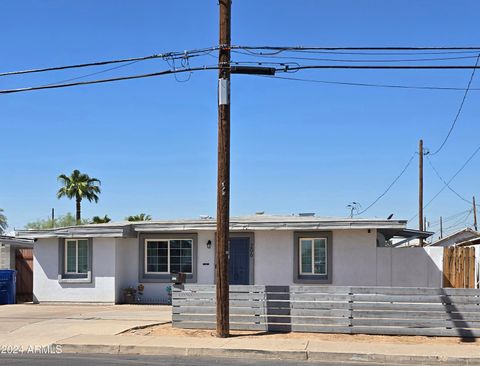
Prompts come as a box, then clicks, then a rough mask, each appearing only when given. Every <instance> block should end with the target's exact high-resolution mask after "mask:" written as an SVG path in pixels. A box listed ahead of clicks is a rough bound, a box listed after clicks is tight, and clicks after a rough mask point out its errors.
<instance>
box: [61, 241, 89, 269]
mask: <svg viewBox="0 0 480 366" xmlns="http://www.w3.org/2000/svg"><path fill="white" fill-rule="evenodd" d="M64 254H65V273H67V274H84V273H87V272H88V256H89V253H88V239H66V240H65V251H64Z"/></svg>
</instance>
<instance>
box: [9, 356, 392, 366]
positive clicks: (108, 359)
mask: <svg viewBox="0 0 480 366" xmlns="http://www.w3.org/2000/svg"><path fill="white" fill-rule="evenodd" d="M0 365H2V366H10V365H11V366H23V365H25V366H27V365H28V366H32V365H34V366H60V365H62V366H63V365H68V366H85V365H88V366H97V365H98V366H103V365H105V366H107V365H135V366H137V365H138V366H141V365H145V366H147V365H162V366H215V365H219V366H220V365H228V366H273V365H275V366H293V365H303V366H307V365H320V366H322V365H324V366H327V365H329V366H336V365H360V364H359V363H349V362H347V363H345V362H341V363H332V362H328V363H322V362H309V361H280V360H258V359H257V360H256V359H235V358H212V357H178V356H141V355H128V356H127V355H92V354H88V355H82V354H57V355H41V354H16V355H0ZM361 365H366V364H365V363H361ZM372 365H377V364H372ZM382 365H385V364H382ZM391 365H393V364H391Z"/></svg>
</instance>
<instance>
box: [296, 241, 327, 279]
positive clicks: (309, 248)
mask: <svg viewBox="0 0 480 366" xmlns="http://www.w3.org/2000/svg"><path fill="white" fill-rule="evenodd" d="M299 244H300V245H299V246H298V248H299V255H298V258H299V262H300V263H299V268H300V274H301V275H326V274H327V265H328V263H327V238H300V239H299Z"/></svg>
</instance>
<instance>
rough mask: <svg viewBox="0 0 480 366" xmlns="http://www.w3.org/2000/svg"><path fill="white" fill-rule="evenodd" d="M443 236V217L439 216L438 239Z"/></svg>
mask: <svg viewBox="0 0 480 366" xmlns="http://www.w3.org/2000/svg"><path fill="white" fill-rule="evenodd" d="M442 238H443V219H442V216H440V239H442Z"/></svg>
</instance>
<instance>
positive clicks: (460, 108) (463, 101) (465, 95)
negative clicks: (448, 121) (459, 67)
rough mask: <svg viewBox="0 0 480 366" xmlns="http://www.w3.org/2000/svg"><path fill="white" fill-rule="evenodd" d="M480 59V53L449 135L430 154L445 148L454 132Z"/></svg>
mask: <svg viewBox="0 0 480 366" xmlns="http://www.w3.org/2000/svg"><path fill="white" fill-rule="evenodd" d="M479 59H480V53H479V54H478V55H477V60H476V62H475V68H474V69H473V70H472V74H471V75H470V79H469V80H468V84H467V88H466V89H465V93H464V94H463V98H462V102H461V103H460V106H459V108H458V110H457V114H456V115H455V118H454V120H453V123H452V125H451V126H450V129H449V130H448V133H447V136H445V139H444V140H443V142H442V144H441V145H440V147H439V148H438V149H437V150H435V151H434V152H433V153H430V155H432V156H433V155H436V154H438V153H439V152H440V151H441V150H442V149H443V147H444V146H445V144H446V143H447V141H448V139H449V137H450V135H451V134H452V131H453V129H454V128H455V125H456V124H457V121H458V117H459V116H460V113H462V110H463V105H464V104H465V100H466V99H467V95H468V91H469V90H470V86H471V85H472V81H473V77H474V76H475V71H476V67H477V66H478V60H479Z"/></svg>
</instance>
